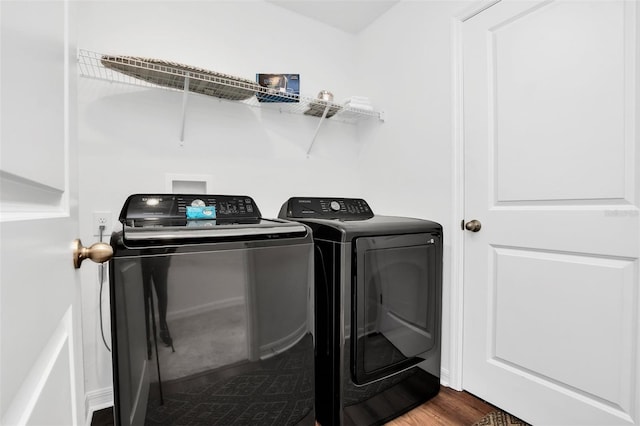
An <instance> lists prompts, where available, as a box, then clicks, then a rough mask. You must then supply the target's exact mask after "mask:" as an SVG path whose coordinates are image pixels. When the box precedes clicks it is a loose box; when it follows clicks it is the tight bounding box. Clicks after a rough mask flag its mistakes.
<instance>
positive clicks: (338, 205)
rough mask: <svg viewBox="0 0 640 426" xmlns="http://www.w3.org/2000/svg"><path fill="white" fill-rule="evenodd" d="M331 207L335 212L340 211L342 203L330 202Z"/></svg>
mask: <svg viewBox="0 0 640 426" xmlns="http://www.w3.org/2000/svg"><path fill="white" fill-rule="evenodd" d="M329 208H330V209H331V210H333V211H334V212H337V211H340V203H339V202H337V201H332V202H331V203H329Z"/></svg>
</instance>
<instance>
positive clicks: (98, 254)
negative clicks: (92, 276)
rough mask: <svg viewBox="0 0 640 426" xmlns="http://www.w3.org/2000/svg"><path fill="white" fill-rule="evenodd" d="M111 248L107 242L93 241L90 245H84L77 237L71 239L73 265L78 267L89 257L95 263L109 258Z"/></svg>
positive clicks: (111, 251) (111, 253) (111, 255)
mask: <svg viewBox="0 0 640 426" xmlns="http://www.w3.org/2000/svg"><path fill="white" fill-rule="evenodd" d="M112 257H113V248H112V247H111V246H110V245H109V244H107V243H95V244H92V245H91V247H84V246H83V245H82V241H80V240H79V239H77V240H74V241H73V267H74V268H76V269H78V268H80V265H81V264H82V261H83V260H85V259H91V260H93V261H94V262H96V263H103V262H106V261H108V260H111V258H112Z"/></svg>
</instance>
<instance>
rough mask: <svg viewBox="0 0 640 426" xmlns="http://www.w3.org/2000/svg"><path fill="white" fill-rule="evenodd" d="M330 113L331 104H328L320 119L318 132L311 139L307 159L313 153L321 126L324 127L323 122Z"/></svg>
mask: <svg viewBox="0 0 640 426" xmlns="http://www.w3.org/2000/svg"><path fill="white" fill-rule="evenodd" d="M328 112H329V104H327V106H325V107H324V111H323V112H322V117H320V121H319V122H318V127H316V132H315V133H314V134H313V139H311V145H309V149H307V157H309V154H310V153H311V148H313V144H314V143H315V141H316V138H317V137H318V132H319V131H320V126H322V122H323V121H324V119H325V118H326V117H327V113H328Z"/></svg>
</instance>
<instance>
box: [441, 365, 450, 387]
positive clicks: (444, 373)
mask: <svg viewBox="0 0 640 426" xmlns="http://www.w3.org/2000/svg"><path fill="white" fill-rule="evenodd" d="M440 384H441V385H442V386H446V387H448V388H450V387H451V386H450V385H449V370H448V369H446V368H441V369H440Z"/></svg>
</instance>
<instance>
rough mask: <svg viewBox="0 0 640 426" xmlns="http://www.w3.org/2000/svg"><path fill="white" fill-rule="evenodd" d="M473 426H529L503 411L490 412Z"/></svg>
mask: <svg viewBox="0 0 640 426" xmlns="http://www.w3.org/2000/svg"><path fill="white" fill-rule="evenodd" d="M473 426H531V425H530V424H529V423H526V422H523V421H522V420H520V419H518V418H517V417H514V416H512V415H511V414H509V413H505V412H504V411H499V410H496V411H492V412H490V413H489V414H487V415H486V416H484V417H483V418H481V419H480V420H478V421H477V422H475V423H474V424H473Z"/></svg>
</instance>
